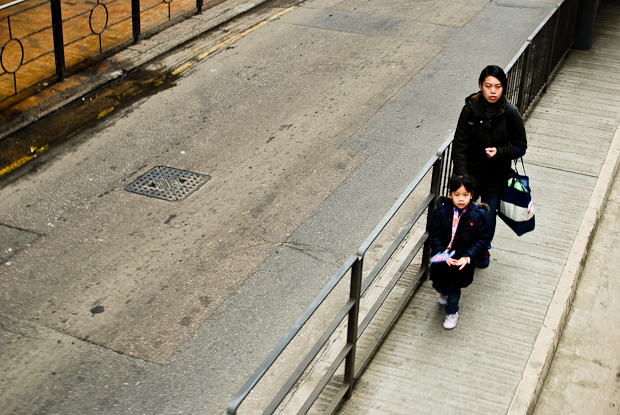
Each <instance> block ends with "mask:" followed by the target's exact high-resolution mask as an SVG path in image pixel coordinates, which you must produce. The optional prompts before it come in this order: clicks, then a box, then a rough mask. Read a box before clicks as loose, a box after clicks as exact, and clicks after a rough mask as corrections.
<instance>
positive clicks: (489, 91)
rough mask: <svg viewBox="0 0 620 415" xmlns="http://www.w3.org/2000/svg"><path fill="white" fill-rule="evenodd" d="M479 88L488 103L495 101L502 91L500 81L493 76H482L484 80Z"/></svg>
mask: <svg viewBox="0 0 620 415" xmlns="http://www.w3.org/2000/svg"><path fill="white" fill-rule="evenodd" d="M480 90H481V91H482V96H483V97H484V99H486V100H487V102H488V103H490V104H494V103H496V102H497V101H498V100H499V99H500V98H501V97H502V94H503V93H504V87H503V86H502V83H501V82H500V81H499V79H497V78H496V77H494V76H487V77H486V78H484V82H483V83H481V84H480Z"/></svg>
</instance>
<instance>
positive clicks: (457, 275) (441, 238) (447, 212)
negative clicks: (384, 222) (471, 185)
mask: <svg viewBox="0 0 620 415" xmlns="http://www.w3.org/2000/svg"><path fill="white" fill-rule="evenodd" d="M453 207H454V205H453V204H452V200H451V199H448V198H444V197H442V198H440V199H439V203H438V205H437V209H436V210H435V213H434V215H433V219H432V221H431V226H430V229H429V235H428V241H429V244H430V246H431V251H432V255H435V254H438V253H439V252H444V251H445V250H446V248H447V247H448V244H449V243H450V239H451V238H452V218H453V215H454V211H453ZM488 211H489V207H488V205H487V204H485V203H481V204H474V203H470V204H469V206H467V211H466V212H465V213H463V214H462V216H461V219H460V221H459V225H458V227H457V229H456V234H455V235H454V242H452V247H451V248H450V250H455V251H456V253H455V254H454V257H453V258H454V259H459V258H461V257H464V256H465V257H470V258H471V263H470V264H467V265H465V267H464V268H463V269H462V270H459V268H458V267H455V266H448V265H447V264H446V263H445V262H439V263H433V264H431V280H433V281H434V282H435V283H437V284H439V285H442V286H445V287H448V286H454V287H455V288H456V287H458V288H464V287H467V286H468V285H469V284H471V283H472V281H473V279H474V270H475V265H474V262H475V259H476V257H477V256H478V255H479V254H480V253H482V252H484V250H485V249H487V247H488V246H489V239H490V233H489V229H488V227H487V225H486V218H487V213H488Z"/></svg>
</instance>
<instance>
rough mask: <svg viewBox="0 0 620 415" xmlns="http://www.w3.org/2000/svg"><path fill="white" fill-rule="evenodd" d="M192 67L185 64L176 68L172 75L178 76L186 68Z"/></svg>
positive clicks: (190, 64)
mask: <svg viewBox="0 0 620 415" xmlns="http://www.w3.org/2000/svg"><path fill="white" fill-rule="evenodd" d="M192 65H193V63H191V62H187V63H186V64H185V65H183V66H180V67H178V68H176V69H175V70H174V71H172V75H177V74H180V73H181V72H183V71H184V70H186V69H187V68H189V67H190V66H192Z"/></svg>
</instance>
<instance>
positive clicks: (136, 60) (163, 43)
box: [0, 0, 269, 141]
mask: <svg viewBox="0 0 620 415" xmlns="http://www.w3.org/2000/svg"><path fill="white" fill-rule="evenodd" d="M267 1H269V0H254V1H247V0H246V1H244V0H228V1H224V2H223V3H220V4H218V5H216V6H214V7H212V8H210V9H207V10H204V11H203V12H202V14H199V15H194V16H191V17H189V18H187V19H185V20H183V21H181V22H179V23H177V24H174V25H172V26H170V27H168V28H166V29H164V30H162V31H161V32H159V33H156V34H155V35H153V36H151V37H148V38H146V39H143V40H141V41H140V43H139V44H137V45H131V46H129V47H127V48H125V49H123V50H121V51H120V52H118V53H116V54H115V55H112V56H111V57H109V58H107V59H105V60H103V61H101V62H99V63H98V64H96V65H94V66H92V67H91V68H88V69H87V70H85V71H83V72H79V73H77V74H75V75H71V76H70V77H68V78H67V79H66V80H65V81H61V82H56V83H54V84H52V85H50V86H49V87H48V88H46V89H45V90H43V91H42V92H40V93H38V94H35V95H33V96H31V97H29V98H26V99H25V100H24V101H21V102H19V103H17V104H15V105H14V106H13V107H11V108H9V109H8V110H12V111H14V112H16V113H19V115H18V116H16V117H15V118H14V119H12V120H11V121H9V122H6V123H4V125H2V127H1V129H0V141H2V140H3V139H4V138H6V137H8V136H9V135H11V134H13V133H15V132H16V131H18V130H20V129H22V128H24V127H26V126H28V125H29V124H32V123H34V122H35V121H38V120H39V119H41V118H43V117H45V116H46V115H48V114H50V113H52V112H54V111H56V110H57V109H59V108H62V107H64V106H66V105H68V104H69V103H71V102H73V101H75V100H76V99H78V98H80V97H81V96H83V95H85V94H88V93H90V92H92V91H94V90H96V89H97V88H100V87H102V86H104V85H105V84H107V83H109V82H111V81H113V80H115V79H118V78H120V77H122V76H123V75H125V74H126V73H128V72H130V71H132V70H134V69H136V68H138V67H140V66H142V65H145V64H146V63H148V62H150V61H151V60H153V59H155V58H157V57H158V56H161V55H163V54H165V53H167V52H169V51H171V50H172V49H174V48H176V47H177V46H179V45H182V44H183V43H186V42H188V41H190V40H192V39H195V38H197V37H198V36H201V35H202V34H204V33H206V32H208V31H209V30H211V29H214V28H215V27H217V26H219V25H221V24H223V23H226V22H227V21H230V20H232V19H234V18H235V17H238V16H240V15H241V14H243V13H245V12H247V11H249V10H251V9H253V8H255V7H257V6H259V5H261V4H263V3H266V2H267Z"/></svg>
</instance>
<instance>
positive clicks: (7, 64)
mask: <svg viewBox="0 0 620 415" xmlns="http://www.w3.org/2000/svg"><path fill="white" fill-rule="evenodd" d="M18 58H19V59H18ZM23 63H24V45H22V42H20V41H19V40H18V39H11V40H9V41H8V42H6V43H5V44H4V45H3V46H2V51H1V52H0V65H2V69H4V72H6V73H10V74H14V73H15V72H17V71H18V70H19V68H21V66H22V64H23Z"/></svg>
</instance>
